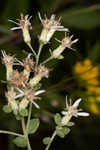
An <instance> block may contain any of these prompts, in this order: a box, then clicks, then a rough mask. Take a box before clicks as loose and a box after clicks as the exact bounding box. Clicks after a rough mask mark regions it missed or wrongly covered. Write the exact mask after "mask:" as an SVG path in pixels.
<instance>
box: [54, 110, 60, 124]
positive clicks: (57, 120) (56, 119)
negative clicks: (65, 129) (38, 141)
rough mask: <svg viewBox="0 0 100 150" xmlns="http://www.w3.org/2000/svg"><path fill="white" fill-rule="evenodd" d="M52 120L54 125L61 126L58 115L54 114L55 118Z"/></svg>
mask: <svg viewBox="0 0 100 150" xmlns="http://www.w3.org/2000/svg"><path fill="white" fill-rule="evenodd" d="M54 120H55V123H56V124H57V125H58V126H61V116H60V114H58V113H57V114H56V115H55V116H54Z"/></svg>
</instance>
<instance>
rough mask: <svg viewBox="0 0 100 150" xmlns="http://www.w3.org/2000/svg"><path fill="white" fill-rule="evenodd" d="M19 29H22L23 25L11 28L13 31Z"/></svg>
mask: <svg viewBox="0 0 100 150" xmlns="http://www.w3.org/2000/svg"><path fill="white" fill-rule="evenodd" d="M19 29H22V27H13V28H11V30H12V31H14V30H19Z"/></svg>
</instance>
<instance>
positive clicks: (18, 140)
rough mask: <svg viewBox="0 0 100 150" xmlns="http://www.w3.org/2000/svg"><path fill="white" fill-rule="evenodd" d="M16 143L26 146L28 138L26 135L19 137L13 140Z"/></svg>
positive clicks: (19, 145)
mask: <svg viewBox="0 0 100 150" xmlns="http://www.w3.org/2000/svg"><path fill="white" fill-rule="evenodd" d="M13 142H14V144H16V146H18V147H26V145H27V144H26V143H27V142H26V139H25V138H24V137H17V138H15V139H14V140H13Z"/></svg>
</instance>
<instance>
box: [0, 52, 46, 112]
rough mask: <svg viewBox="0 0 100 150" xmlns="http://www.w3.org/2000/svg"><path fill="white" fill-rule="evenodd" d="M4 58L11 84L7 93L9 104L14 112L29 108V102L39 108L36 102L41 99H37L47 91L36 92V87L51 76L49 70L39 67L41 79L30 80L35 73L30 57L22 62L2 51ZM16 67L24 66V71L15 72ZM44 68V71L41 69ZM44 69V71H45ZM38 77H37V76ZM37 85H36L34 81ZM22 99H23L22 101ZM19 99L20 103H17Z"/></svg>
mask: <svg viewBox="0 0 100 150" xmlns="http://www.w3.org/2000/svg"><path fill="white" fill-rule="evenodd" d="M2 54H3V58H2V62H3V64H5V66H6V72H7V81H8V83H9V87H10V88H9V90H8V92H6V97H7V100H8V104H9V105H11V107H12V110H16V111H18V110H22V109H25V108H27V106H28V104H29V102H32V103H33V104H34V105H35V107H36V108H39V106H38V104H36V102H35V100H36V99H40V98H39V97H37V96H38V95H39V94H42V93H44V92H45V90H38V91H36V87H35V86H36V85H37V84H38V82H39V81H40V80H41V79H42V78H43V77H45V76H46V77H47V76H48V74H49V69H48V68H45V67H44V66H42V65H41V66H40V67H39V71H38V72H39V73H38V74H39V76H40V78H39V79H36V78H35V77H33V78H31V79H30V73H31V72H34V69H35V68H34V61H33V59H32V58H31V57H30V55H28V56H27V57H26V58H25V59H24V60H23V61H22V62H21V61H19V60H17V59H16V58H15V57H14V56H10V55H7V54H6V52H5V51H2ZM14 65H18V66H22V67H23V71H21V72H20V71H19V70H18V69H16V70H14V69H13V67H14ZM41 68H42V69H41ZM43 68H44V69H43ZM36 76H37V75H36ZM33 80H34V82H35V83H36V84H34V83H33V82H32V81H33ZM20 98H22V99H21V100H20ZM16 99H19V102H18V101H16Z"/></svg>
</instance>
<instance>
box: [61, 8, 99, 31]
mask: <svg viewBox="0 0 100 150" xmlns="http://www.w3.org/2000/svg"><path fill="white" fill-rule="evenodd" d="M61 16H62V19H63V22H64V23H66V24H67V25H68V26H72V27H76V28H79V29H88V30H90V29H93V28H96V27H99V26H100V19H99V17H100V16H99V13H98V12H97V11H95V10H92V9H91V11H88V8H87V9H86V10H85V8H77V7H75V8H72V9H69V10H67V11H64V12H63V13H62V14H61ZM83 20H86V21H83Z"/></svg>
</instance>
